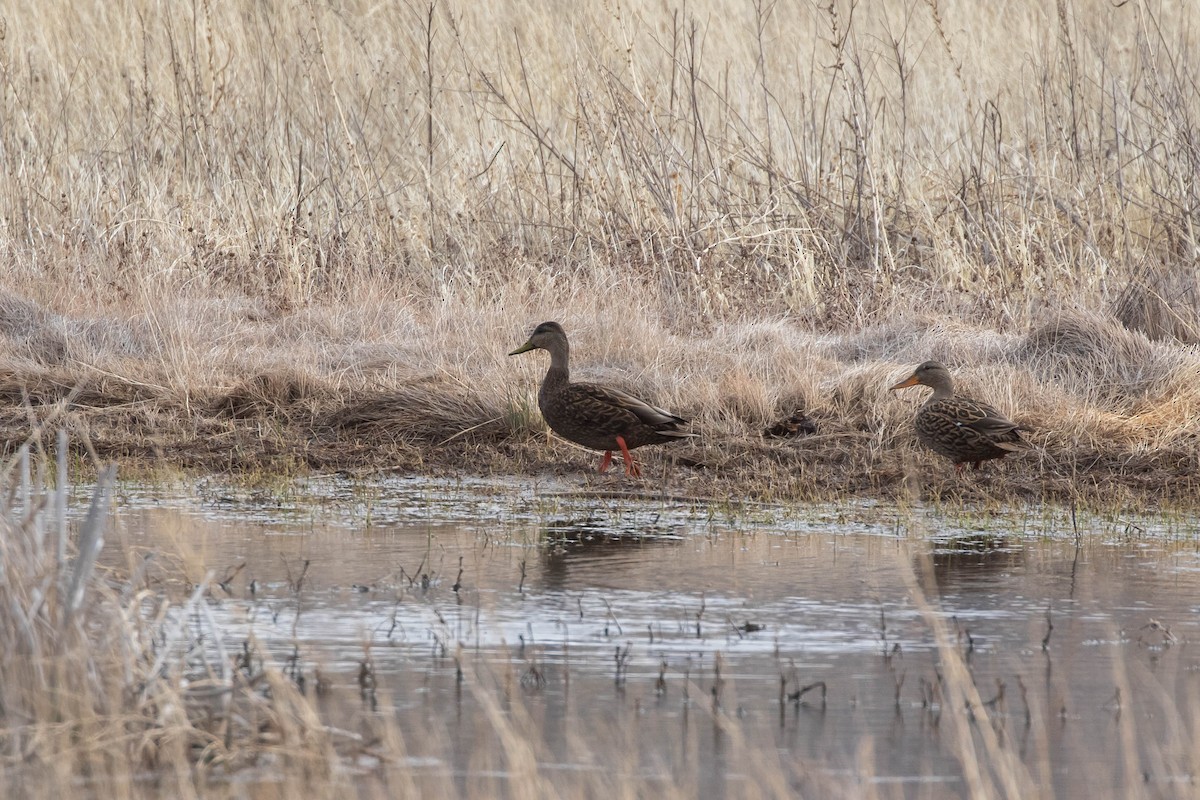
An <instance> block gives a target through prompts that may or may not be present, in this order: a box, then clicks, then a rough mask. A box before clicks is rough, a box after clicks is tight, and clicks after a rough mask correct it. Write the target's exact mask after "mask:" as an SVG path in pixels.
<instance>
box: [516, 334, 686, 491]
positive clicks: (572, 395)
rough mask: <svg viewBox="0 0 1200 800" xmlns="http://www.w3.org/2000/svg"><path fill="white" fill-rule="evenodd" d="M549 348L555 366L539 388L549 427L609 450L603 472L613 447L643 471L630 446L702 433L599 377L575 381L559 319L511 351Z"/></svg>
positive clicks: (636, 472)
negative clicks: (602, 383) (583, 381)
mask: <svg viewBox="0 0 1200 800" xmlns="http://www.w3.org/2000/svg"><path fill="white" fill-rule="evenodd" d="M531 350H545V351H546V352H548V353H549V354H550V368H549V369H548V370H547V371H546V377H545V378H544V379H543V380H542V386H541V388H540V389H539V390H538V408H539V409H540V410H541V412H542V418H543V419H545V420H546V424H547V425H549V426H550V430H552V431H554V432H555V433H557V434H558V435H559V436H561V437H563V438H564V439H567V440H569V441H572V442H575V443H576V444H579V445H583V446H584V447H586V448H588V449H590V450H602V451H604V457H603V458H602V459H601V461H600V472H604V471H605V470H607V469H608V467H609V464H611V463H612V458H613V453H614V452H618V451H619V452H620V453H621V458H622V459H623V460H624V462H625V474H626V475H628V476H631V477H635V478H636V477H639V476H640V475H641V470H640V469H639V467H638V465H637V462H635V461H634V459H633V456H632V454H631V453H630V451H631V450H634V449H636V448H638V447H644V446H646V445H649V444H666V443H668V442H676V441H679V440H681V439H689V438H692V437H695V436H697V435H698V434H696V433H693V432H691V431H689V430H686V427H685V426H687V425H688V421H687V420H686V419H684V418H683V417H681V416H679V415H677V414H672V413H671V412H670V411H667V410H666V409H663V408H659V407H658V406H655V405H651V404H650V403H647V402H645V401H644V400H640V399H638V398H636V397H634V396H633V395H631V394H629V393H627V392H623V391H621V390H620V389H614V388H613V387H611V386H601V385H600V384H597V383H572V382H571V373H570V366H569V362H570V346H569V344H568V343H567V332H566V331H565V330H564V329H563V326H562V325H560V324H558V323H557V322H543V323H542V324H540V325H538V326H537V327H536V328H534V329H533V333H532V334H530V336H529V341H527V342H525V344H523V345H521V346H520V347H518V348H517V349H516V350H513V351H512V352H511V353H509V355H510V356H515V355H520V354H521V353H528V352H529V351H531Z"/></svg>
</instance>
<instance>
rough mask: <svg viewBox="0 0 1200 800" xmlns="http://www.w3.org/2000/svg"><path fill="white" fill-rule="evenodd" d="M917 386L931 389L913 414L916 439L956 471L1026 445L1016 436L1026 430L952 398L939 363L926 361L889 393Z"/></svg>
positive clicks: (949, 380)
mask: <svg viewBox="0 0 1200 800" xmlns="http://www.w3.org/2000/svg"><path fill="white" fill-rule="evenodd" d="M917 385H922V386H928V387H930V388H931V389H933V395H932V396H931V397H930V398H929V399H928V400H926V401H925V404H924V405H923V406H921V409H920V410H919V411H917V419H916V428H917V438H918V439H919V440H920V441H921V444H923V445H925V446H926V447H928V448H929V449H930V450H932V451H934V452H935V453H938V454H940V455H943V456H945V457H946V458H948V459H950V460H951V461H952V462H954V467H955V469H957V470H958V471H960V472H961V471H962V469H963V467H964V466H965V465H966V464H968V463H970V464H972V465H973V466H974V467H975V469H979V465H980V464H981V463H982V462H984V461H987V460H988V459H991V458H1003V457H1004V456H1006V455H1008V454H1009V453H1011V452H1013V451H1015V450H1019V449H1020V448H1022V447H1023V446H1025V445H1026V444H1027V443H1026V441H1025V440H1024V439H1022V438H1021V434H1020V433H1019V431H1022V430H1026V429H1025V428H1022V427H1020V426H1019V425H1017V424H1016V423H1015V422H1013V421H1012V420H1010V419H1008V418H1007V417H1005V416H1004V415H1003V414H1001V413H1000V412H999V411H998V410H996V409H995V408H994V407H992V406H990V405H988V404H987V403H983V402H980V401H979V400H972V399H970V398H969V397H956V396H955V394H954V380H953V379H952V378H951V377H950V371H949V370H947V369H946V368H945V367H944V366H942V364H940V363H939V362H937V361H926V362H925V363H924V364H922V365H921V366H919V367H917V368H916V369H915V370H914V371H913V374H912V375H910V376H909V377H908V378H906V379H905V380H903V381H900V383H897V384H896V385H895V386H893V387H892V390H893V391H894V390H896V389H904V388H906V387H908V386H917Z"/></svg>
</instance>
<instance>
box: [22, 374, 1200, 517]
mask: <svg viewBox="0 0 1200 800" xmlns="http://www.w3.org/2000/svg"><path fill="white" fill-rule="evenodd" d="M803 419H804V421H805V424H799V425H798V424H796V419H795V417H794V415H792V414H786V415H783V416H782V417H781V419H780V421H779V422H780V424H778V425H775V426H769V427H768V428H767V429H763V430H761V431H752V432H748V433H744V434H742V435H736V434H731V433H729V432H728V431H727V430H725V431H722V430H716V431H706V430H705V426H704V424H703V422H698V423H697V424H696V428H695V429H696V430H698V431H699V432H700V433H701V434H702V436H701V438H699V439H697V440H694V441H690V442H686V443H681V444H678V445H673V446H663V447H648V448H642V449H640V450H638V451H637V456H638V458H639V459H640V460H641V462H642V464H643V471H644V477H643V478H642V479H641V480H640V481H636V480H633V479H627V478H625V477H624V476H623V474H621V470H620V468H619V467H617V468H614V469H612V470H610V471H609V473H608V474H607V475H605V476H601V475H598V474H597V473H596V467H597V464H598V460H599V458H598V455H597V454H593V453H591V452H588V451H584V450H582V449H580V448H577V447H575V446H574V445H571V444H569V443H567V442H565V441H563V440H561V439H558V438H556V437H554V436H552V435H548V434H547V432H546V431H545V429H544V428H543V426H542V424H541V420H540V418H539V417H538V416H537V415H536V413H534V412H531V411H530V409H529V408H514V407H512V406H511V405H505V404H502V403H499V402H495V401H489V399H488V398H484V397H480V396H477V395H476V396H473V395H471V394H469V393H467V392H464V391H462V390H461V389H458V390H455V389H454V388H453V387H449V386H446V385H442V384H439V383H438V382H437V381H433V380H430V381H425V382H422V383H418V384H414V385H410V386H404V387H399V388H395V389H389V390H375V391H338V390H335V389H332V388H330V387H327V386H323V385H322V384H321V383H320V382H319V381H315V380H313V379H311V378H310V377H306V376H304V375H301V374H299V373H295V374H287V373H275V374H270V375H266V374H264V375H260V376H256V377H254V378H252V379H249V380H247V381H244V382H243V383H241V384H239V385H238V386H236V387H235V388H233V389H232V390H225V391H213V392H207V393H206V392H193V393H190V394H189V395H187V396H185V397H180V396H178V395H177V394H174V393H172V392H170V391H168V390H167V389H165V388H164V387H160V386H154V385H151V384H148V383H137V382H132V381H129V380H126V379H122V378H119V377H116V376H112V375H99V376H94V377H84V376H80V375H79V374H78V373H75V374H72V373H70V372H68V371H67V370H61V371H55V370H51V369H42V370H26V371H24V372H17V371H13V370H8V371H5V372H3V373H0V440H3V442H4V454H5V455H6V456H8V457H11V456H12V455H14V454H15V453H16V451H17V449H18V448H19V447H20V446H21V445H22V444H23V443H25V442H27V441H28V442H30V443H31V445H32V446H33V448H34V450H35V452H36V451H48V450H49V449H50V448H51V446H52V442H53V436H54V433H53V432H54V430H56V429H57V428H59V427H62V428H65V429H66V430H67V431H68V432H69V434H70V436H71V441H72V442H73V443H74V447H75V449H76V450H77V454H78V456H80V458H81V459H82V461H83V462H84V463H89V462H91V460H92V459H100V460H104V461H108V460H116V461H119V462H120V463H121V465H122V469H123V470H124V471H125V472H126V473H127V474H136V473H139V472H147V471H155V470H161V469H164V468H165V469H169V470H173V469H179V470H184V471H187V472H202V473H226V474H234V475H262V474H278V475H290V474H297V473H306V472H349V473H353V474H367V473H373V472H381V471H382V472H397V473H408V474H411V473H417V474H421V473H426V474H431V475H446V474H454V473H463V474H485V475H488V474H491V475H501V474H502V475H527V476H529V477H530V478H531V479H535V478H536V477H537V476H541V475H547V474H553V475H558V476H562V475H578V476H579V478H580V479H581V480H583V481H588V482H592V483H596V484H602V485H606V486H607V485H611V486H613V487H620V488H622V489H624V488H629V487H630V486H631V485H636V486H638V488H639V489H641V490H651V491H659V490H662V491H664V492H668V493H670V494H673V495H678V496H685V497H687V496H691V497H697V498H712V499H717V500H724V499H737V498H753V499H767V500H779V501H788V500H809V499H818V500H829V499H835V498H839V497H865V498H886V499H897V500H916V499H939V498H940V499H945V500H951V501H953V500H957V499H961V500H967V501H988V500H1022V499H1029V500H1041V499H1048V500H1056V501H1079V502H1085V503H1095V504H1101V505H1109V504H1114V503H1115V504H1132V505H1135V506H1139V507H1152V506H1154V505H1157V504H1163V505H1172V506H1185V507H1193V506H1195V505H1196V504H1197V497H1198V496H1200V492H1198V490H1200V479H1198V478H1197V475H1198V474H1200V457H1198V453H1200V450H1198V448H1197V444H1196V442H1195V440H1194V438H1190V439H1189V438H1188V437H1179V438H1178V439H1177V440H1176V442H1175V443H1174V444H1173V445H1170V446H1159V447H1153V448H1152V447H1147V446H1145V444H1144V443H1143V442H1137V441H1132V442H1129V441H1118V440H1116V439H1115V438H1112V437H1108V438H1104V437H1098V438H1096V439H1094V440H1092V441H1090V442H1077V443H1074V445H1073V446H1072V445H1071V444H1070V443H1067V444H1063V443H1060V442H1056V441H1055V439H1054V437H1053V431H1047V430H1045V429H1043V430H1041V431H1035V432H1034V433H1033V434H1031V435H1030V439H1031V441H1032V446H1031V447H1030V448H1029V449H1028V450H1026V451H1024V452H1021V453H1018V454H1016V455H1015V456H1012V457H1009V458H1008V459H1006V460H1005V461H1002V462H990V463H988V464H986V465H985V466H984V467H983V468H982V469H981V470H979V471H971V470H967V471H965V472H964V473H963V474H962V475H956V473H955V471H954V469H953V467H952V466H951V465H950V464H949V463H948V462H946V461H945V460H943V459H941V458H939V457H937V456H935V455H933V454H931V453H929V452H927V451H924V450H922V449H921V448H920V447H919V446H918V445H917V443H916V441H915V439H914V437H913V435H912V430H911V426H910V425H908V424H902V425H898V426H896V428H895V429H894V430H893V429H890V428H883V429H879V428H878V427H877V428H876V429H874V430H872V426H871V425H870V424H869V423H868V421H867V420H866V419H865V418H864V417H862V416H861V415H860V416H857V417H856V416H854V415H847V414H844V413H843V414H838V413H835V411H834V410H832V409H831V408H828V407H826V408H816V409H813V410H810V411H807V412H805V413H804V415H803ZM813 428H815V432H813ZM1098 444H1102V445H1106V446H1105V447H1100V446H1097V445H1098Z"/></svg>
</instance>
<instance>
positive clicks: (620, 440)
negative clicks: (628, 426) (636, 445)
mask: <svg viewBox="0 0 1200 800" xmlns="http://www.w3.org/2000/svg"><path fill="white" fill-rule="evenodd" d="M617 444H618V445H619V446H620V448H621V458H623V459H625V474H626V475H630V476H632V477H634V478H640V477H641V476H642V471H641V470H640V469H638V465H637V464H635V463H633V456H632V455H630V454H629V448H628V447H626V446H625V437H624V436H618V437H617Z"/></svg>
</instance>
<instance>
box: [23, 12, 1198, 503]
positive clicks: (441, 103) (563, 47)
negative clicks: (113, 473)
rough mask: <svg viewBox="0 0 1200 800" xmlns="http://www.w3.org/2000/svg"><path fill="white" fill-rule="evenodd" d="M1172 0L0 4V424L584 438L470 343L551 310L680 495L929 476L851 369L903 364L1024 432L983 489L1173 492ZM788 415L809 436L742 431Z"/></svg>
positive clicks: (495, 453)
mask: <svg viewBox="0 0 1200 800" xmlns="http://www.w3.org/2000/svg"><path fill="white" fill-rule="evenodd" d="M1198 14H1200V10H1197V9H1195V8H1194V7H1193V5H1192V4H1188V3H1165V2H1154V1H1153V0H1148V1H1139V0H1134V2H1129V3H1125V4H1122V5H1121V6H1120V7H1119V8H1114V7H1113V6H1112V4H1111V3H1108V2H1105V1H1104V0H1075V2H1067V0H1063V1H1062V2H1059V3H1057V4H1056V5H1055V6H1054V7H1053V9H1052V10H1051V9H1048V8H1047V7H1046V5H1045V4H1044V3H1035V2H1032V1H1031V0H1030V1H1029V2H1024V1H1023V2H1017V3H1009V4H1005V5H1003V6H996V7H991V6H989V7H987V8H984V7H981V6H980V5H979V4H978V3H974V2H969V0H958V1H957V2H933V1H932V0H930V1H929V2H923V3H916V4H904V3H884V4H871V5H870V7H867V6H866V5H865V4H864V5H862V6H861V7H856V6H855V5H853V4H851V3H848V2H840V1H835V2H833V3H831V4H826V5H803V4H801V5H795V4H791V5H788V4H774V5H768V4H760V3H750V4H740V3H728V2H720V1H719V0H712V1H711V2H705V3H701V4H699V5H697V4H695V3H692V4H689V5H687V6H686V7H680V8H679V9H673V8H670V7H666V6H661V5H654V4H644V3H635V4H633V5H599V6H594V7H579V8H570V9H566V8H563V7H562V6H561V4H559V3H540V4H533V5H530V4H528V3H491V4H454V3H435V4H433V5H422V4H408V5H403V6H400V7H396V8H392V7H389V8H387V9H386V10H385V9H384V8H383V7H380V6H373V5H370V4H362V3H341V4H337V5H327V4H323V3H316V2H302V3H292V4H288V3H261V2H259V3H223V4H216V3H203V2H202V3H197V4H194V5H191V6H188V7H187V8H177V7H175V6H172V5H163V6H153V7H145V8H143V7H141V6H139V4H136V3H125V4H116V5H113V4H93V5H86V4H85V5H80V4H77V3H69V2H65V0H59V1H58V2H52V3H49V4H46V3H35V2H33V0H18V2H16V4H15V5H10V6H9V8H8V10H7V11H6V12H5V19H4V36H3V37H2V38H0V118H2V119H3V120H5V124H4V125H3V126H2V127H0V164H2V168H0V261H2V263H4V264H5V270H4V277H3V278H2V279H0V281H2V282H3V286H2V287H0V288H3V289H4V291H3V293H2V294H0V398H3V399H4V403H3V405H2V406H0V435H3V437H4V439H5V441H7V442H8V443H9V449H10V451H11V450H12V449H14V448H15V446H16V444H18V443H20V442H23V441H26V440H29V439H32V440H33V441H34V442H35V443H39V442H40V435H41V434H40V433H39V431H41V430H45V429H47V427H46V426H54V425H59V424H63V425H66V426H68V427H69V428H71V429H72V430H73V431H74V432H76V433H77V434H79V438H80V439H81V440H82V439H87V440H90V441H91V442H92V444H93V446H94V447H95V449H96V450H97V452H99V453H101V454H103V455H106V456H114V457H115V456H120V457H122V458H125V459H129V460H131V461H133V462H138V463H144V462H151V461H155V460H159V459H166V460H168V461H170V462H173V463H177V464H181V465H184V466H187V467H195V468H200V469H209V470H211V469H226V468H228V469H237V470H247V469H259V468H266V469H271V470H290V469H307V468H319V469H334V468H336V469H342V468H359V469H373V468H381V467H387V468H399V469H445V468H455V467H462V466H468V467H469V468H471V469H476V470H505V471H511V470H517V471H521V470H541V469H546V468H550V467H553V466H555V465H559V464H564V463H566V464H569V465H570V466H571V468H573V469H574V468H582V467H583V465H584V464H585V463H589V462H590V458H587V459H586V460H585V457H584V456H583V455H582V454H580V455H578V456H576V455H572V454H571V451H570V450H567V449H565V448H564V447H563V446H559V445H556V446H554V447H553V448H551V449H549V450H548V449H546V448H544V447H543V446H542V442H543V441H544V440H543V439H542V437H541V436H540V435H537V434H538V433H539V431H540V423H539V422H538V421H537V420H536V415H534V414H532V413H531V412H530V408H531V404H532V396H533V387H534V384H535V382H536V380H537V374H538V372H539V371H540V369H541V366H542V365H541V364H540V363H539V362H538V359H537V358H532V357H528V358H527V359H526V360H525V361H522V362H519V363H510V362H509V361H508V360H506V359H505V358H504V357H503V355H502V354H503V353H505V352H507V350H508V349H511V347H513V346H515V344H518V343H519V342H520V341H521V340H522V339H523V337H524V335H525V334H526V333H527V331H528V329H529V327H531V326H532V325H534V324H536V323H538V322H540V321H543V320H545V319H557V320H559V321H561V322H563V323H564V325H565V326H566V328H567V330H568V332H569V333H570V334H572V337H573V338H572V341H573V344H574V346H575V347H574V354H575V356H576V361H575V363H576V366H577V370H576V371H577V373H579V374H586V375H587V376H589V377H592V378H596V379H601V380H612V381H614V382H617V383H619V384H622V385H628V386H631V387H636V389H637V391H638V392H639V393H642V394H645V395H647V396H650V397H652V398H653V399H655V400H657V401H658V402H660V403H663V404H665V405H668V406H671V407H672V408H673V409H675V410H677V411H678V412H680V413H682V414H684V415H687V416H691V417H693V418H695V419H696V421H697V425H698V426H699V428H700V430H702V431H703V432H704V433H705V434H706V436H705V439H704V441H703V442H702V443H700V444H698V445H696V446H695V448H694V449H688V447H677V448H675V449H674V450H673V451H669V452H670V453H672V454H673V455H672V456H667V458H668V459H670V458H676V459H677V460H678V461H680V462H682V463H684V464H688V465H692V466H693V467H707V469H691V470H687V471H683V472H679V471H676V472H675V473H674V474H673V478H672V480H675V481H676V482H680V483H683V484H687V485H688V486H690V487H691V488H692V489H693V490H694V491H697V492H702V493H709V494H712V493H729V494H741V493H752V494H756V495H759V496H763V495H776V496H779V495H787V496H804V495H814V494H815V495H824V496H828V495H829V494H831V493H842V492H869V493H884V494H895V493H901V492H908V491H910V490H911V487H914V486H916V487H918V490H920V489H919V487H921V486H924V487H926V488H927V489H928V490H930V491H932V492H934V493H940V492H943V491H951V492H957V491H960V489H959V487H958V485H957V484H955V483H953V482H952V481H949V480H948V479H947V478H946V471H945V470H943V469H942V465H940V464H938V463H937V462H936V461H935V460H933V459H931V458H929V457H927V456H926V455H924V454H918V453H917V452H916V451H915V450H914V449H913V448H912V446H911V436H910V434H909V433H908V430H907V424H906V420H907V418H908V417H909V415H910V414H911V412H912V407H913V403H914V400H913V399H912V398H909V397H903V398H894V397H891V396H889V395H888V394H887V393H886V392H885V391H884V387H885V386H886V385H887V384H888V382H889V381H890V380H892V379H894V378H895V376H896V375H897V374H898V373H900V372H902V371H903V370H904V369H905V368H910V367H911V366H912V365H913V364H915V363H918V362H920V361H923V360H925V359H927V358H930V357H934V358H940V359H942V360H944V361H946V362H948V363H949V364H950V365H951V367H952V368H953V369H955V371H956V373H957V374H958V375H960V376H961V378H962V382H963V387H964V388H965V389H967V390H969V391H973V392H978V393H980V394H982V395H983V396H985V397H986V398H988V399H990V400H992V401H993V402H995V403H996V404H998V405H999V406H1001V407H1002V408H1004V409H1005V410H1007V411H1008V412H1010V413H1011V414H1012V415H1013V416H1015V417H1016V418H1017V419H1018V420H1019V421H1021V422H1024V423H1027V424H1029V425H1030V426H1031V427H1034V428H1035V429H1036V430H1037V433H1036V434H1035V435H1034V436H1033V439H1034V441H1035V443H1036V445H1037V447H1036V449H1035V451H1034V453H1033V454H1030V455H1027V456H1024V457H1023V458H1024V459H1025V461H1026V462H1027V463H1025V464H1023V465H1022V466H1021V467H1020V468H1019V469H1016V470H1014V469H1009V468H1007V467H1005V468H1003V477H1002V478H998V479H996V480H995V481H993V482H992V485H991V486H990V487H988V488H987V489H986V493H988V494H989V495H991V494H1001V495H1003V494H1034V495H1050V496H1058V497H1064V496H1071V497H1074V496H1077V495H1080V494H1083V495H1087V494H1089V493H1091V492H1093V491H1094V488H1093V487H1096V486H1101V485H1105V484H1108V483H1112V482H1116V483H1118V484H1120V485H1122V486H1125V487H1127V488H1128V492H1129V496H1130V497H1139V498H1143V499H1144V498H1146V497H1148V496H1153V497H1159V496H1161V495H1162V494H1163V492H1164V491H1165V492H1167V493H1168V494H1169V495H1172V496H1173V499H1176V500H1181V499H1182V500H1186V499H1187V498H1189V497H1194V496H1195V489H1196V485H1195V477H1194V476H1195V475H1196V474H1197V472H1198V471H1200V457H1198V446H1197V434H1198V426H1200V422H1198V419H1197V416H1198V415H1197V414H1196V410H1197V406H1198V403H1200V401H1198V399H1197V394H1196V393H1197V392H1198V391H1200V389H1198V388H1197V387H1198V386H1200V380H1198V376H1200V356H1197V353H1196V351H1195V349H1194V347H1195V343H1196V341H1197V334H1196V331H1197V330H1200V303H1198V301H1197V292H1196V279H1195V274H1196V263H1195V259H1196V253H1197V252H1200V250H1198V247H1197V245H1198V243H1197V241H1196V234H1195V218H1194V209H1195V208H1197V207H1198V206H1200V182H1198V180H1197V176H1198V175H1200V145H1198V144H1197V143H1198V142H1200V120H1198V119H1197V114H1198V113H1200V103H1198V102H1197V100H1196V95H1195V92H1194V90H1193V87H1194V86H1195V85H1196V81H1197V65H1196V64H1195V63H1193V57H1192V54H1193V53H1195V52H1198V50H1197V45H1198V44H1200V42H1198V41H1196V39H1195V37H1196V33H1195V31H1197V30H1200V24H1198V23H1200V18H1198V16H1197V15H1198ZM997 30H1003V31H1004V32H1005V35H1004V36H996V35H995V32H996V31H997ZM80 31H86V32H87V35H86V36H80V35H78V32H80ZM797 407H801V408H803V409H805V410H806V411H807V412H809V413H810V415H811V416H813V417H814V418H815V419H816V420H817V421H818V423H819V425H820V432H819V433H818V434H817V436H816V437H814V438H811V439H808V440H800V441H796V442H784V443H778V442H764V441H762V440H761V439H760V438H759V433H760V432H761V430H762V429H763V428H764V427H766V426H768V425H770V424H771V423H772V422H773V421H774V420H775V419H777V418H779V417H780V416H786V415H787V414H790V413H791V412H792V411H793V410H794V409H796V408H797ZM31 430H32V434H31V433H30V431H31ZM41 444H42V446H44V442H41ZM664 452H668V451H664ZM1030 464H1035V465H1036V467H1035V468H1032V469H1031V468H1030ZM962 491H965V492H967V493H968V494H970V493H972V492H974V491H975V489H973V488H970V487H968V488H966V489H962ZM1105 492H1106V496H1111V494H1109V493H1107V490H1105Z"/></svg>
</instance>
